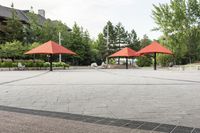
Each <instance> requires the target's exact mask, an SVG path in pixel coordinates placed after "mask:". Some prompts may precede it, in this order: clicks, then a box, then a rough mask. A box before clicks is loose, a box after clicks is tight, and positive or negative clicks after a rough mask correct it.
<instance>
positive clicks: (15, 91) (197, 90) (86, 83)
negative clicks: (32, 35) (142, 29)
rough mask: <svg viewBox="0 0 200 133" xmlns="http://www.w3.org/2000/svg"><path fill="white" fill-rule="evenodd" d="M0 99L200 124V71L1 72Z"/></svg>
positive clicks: (89, 112) (0, 101)
mask: <svg viewBox="0 0 200 133" xmlns="http://www.w3.org/2000/svg"><path fill="white" fill-rule="evenodd" d="M0 75H1V76H0V105H3V106H11V107H18V108H25V109H36V110H45V111H55V112H65V113H72V114H82V115H90V116H99V117H108V118H117V119H127V120H137V121H147V122H156V123H164V124H173V125H181V126H189V127H196V128H200V71H197V70H196V71H172V70H158V71H153V70H151V69H129V70H104V69H94V70H92V69H82V70H64V71H61V70H60V71H53V72H48V71H2V72H0Z"/></svg>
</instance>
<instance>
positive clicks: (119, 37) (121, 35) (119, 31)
mask: <svg viewBox="0 0 200 133" xmlns="http://www.w3.org/2000/svg"><path fill="white" fill-rule="evenodd" d="M115 32H116V43H117V44H118V46H117V47H118V50H119V49H121V46H122V44H125V43H127V34H128V33H127V32H126V31H125V28H124V26H123V25H122V24H121V23H118V24H117V25H116V26H115Z"/></svg>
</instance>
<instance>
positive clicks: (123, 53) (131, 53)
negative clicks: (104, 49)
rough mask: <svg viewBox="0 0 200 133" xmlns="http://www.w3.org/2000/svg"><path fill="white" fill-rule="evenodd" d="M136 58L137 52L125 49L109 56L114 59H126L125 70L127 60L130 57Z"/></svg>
mask: <svg viewBox="0 0 200 133" xmlns="http://www.w3.org/2000/svg"><path fill="white" fill-rule="evenodd" d="M136 56H138V54H137V52H136V51H135V50H133V49H131V48H128V47H125V48H123V49H121V50H119V51H117V52H116V53H114V54H112V55H110V56H109V57H110V58H115V57H125V58H126V69H128V58H130V57H136Z"/></svg>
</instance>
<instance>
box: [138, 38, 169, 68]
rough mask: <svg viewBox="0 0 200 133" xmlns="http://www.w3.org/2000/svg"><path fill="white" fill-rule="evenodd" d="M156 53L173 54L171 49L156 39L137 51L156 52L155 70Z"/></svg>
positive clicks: (144, 52) (139, 52) (142, 52)
mask: <svg viewBox="0 0 200 133" xmlns="http://www.w3.org/2000/svg"><path fill="white" fill-rule="evenodd" d="M156 53H162V54H173V53H172V52H171V51H170V50H169V49H167V48H165V47H164V46H162V45H161V44H159V43H158V42H156V41H154V42H152V43H151V44H150V45H148V46H146V47H144V48H143V49H141V50H140V51H138V52H137V54H138V55H144V54H154V70H156Z"/></svg>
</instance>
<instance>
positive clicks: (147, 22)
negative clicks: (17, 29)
mask: <svg viewBox="0 0 200 133" xmlns="http://www.w3.org/2000/svg"><path fill="white" fill-rule="evenodd" d="M169 1H170V0H0V5H3V6H7V7H10V5H11V3H12V2H13V3H14V7H15V8H17V9H30V7H31V6H33V9H34V11H35V12H37V10H38V9H44V10H45V11H46V17H47V18H50V19H53V20H61V21H62V22H64V23H66V24H67V25H68V26H70V27H71V26H73V24H74V22H77V23H78V24H79V25H81V26H83V28H84V29H87V30H88V31H89V33H90V35H91V37H93V38H96V37H97V35H98V33H99V32H102V29H103V27H104V26H105V25H106V22H107V21H108V20H110V21H111V22H112V23H113V24H114V25H116V24H117V23H118V22H121V23H122V24H123V25H124V26H125V28H126V29H127V30H128V31H130V30H131V29H134V30H135V31H136V33H137V34H138V36H139V37H140V38H142V37H143V35H144V34H147V35H148V36H149V37H150V38H151V39H156V38H157V37H159V36H160V35H161V33H160V32H155V31H151V29H153V28H154V27H155V26H156V25H155V23H154V21H153V19H152V17H151V16H152V9H153V5H152V4H156V5H157V4H159V3H169Z"/></svg>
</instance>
